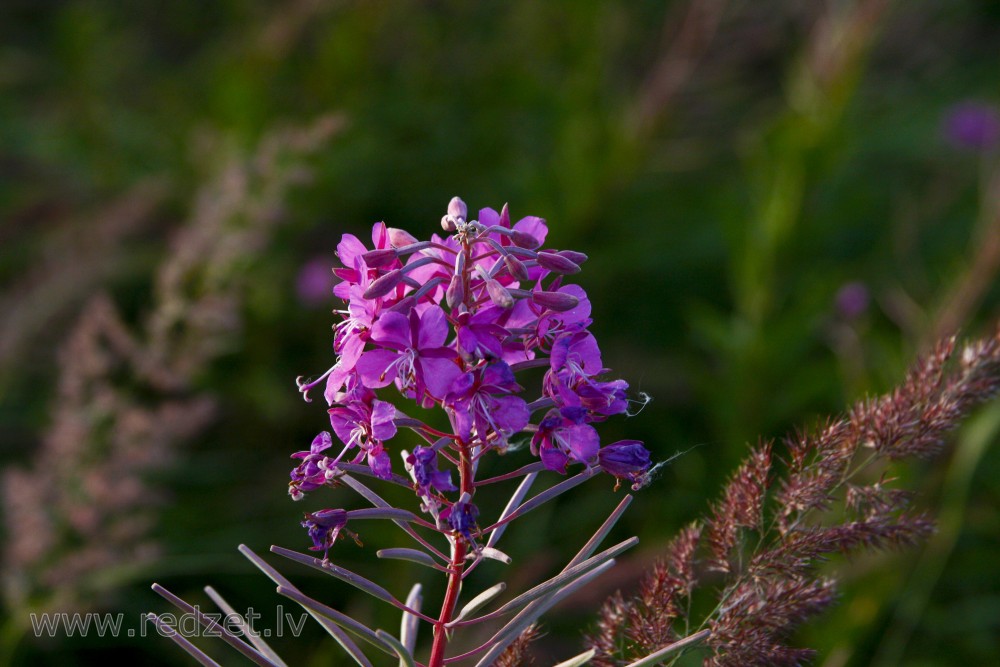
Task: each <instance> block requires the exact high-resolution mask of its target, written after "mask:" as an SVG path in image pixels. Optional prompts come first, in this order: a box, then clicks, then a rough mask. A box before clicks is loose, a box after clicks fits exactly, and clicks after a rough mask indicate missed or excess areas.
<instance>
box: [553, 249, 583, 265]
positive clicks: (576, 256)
mask: <svg viewBox="0 0 1000 667" xmlns="http://www.w3.org/2000/svg"><path fill="white" fill-rule="evenodd" d="M559 256H560V257H565V258H566V259H568V260H569V261H571V262H573V263H574V264H577V265H580V264H583V263H584V262H586V261H587V260H588V259H590V258H589V257H587V256H586V255H585V254H583V253H582V252H577V251H576V250H560V251H559Z"/></svg>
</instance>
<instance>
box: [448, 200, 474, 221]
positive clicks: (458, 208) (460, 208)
mask: <svg viewBox="0 0 1000 667" xmlns="http://www.w3.org/2000/svg"><path fill="white" fill-rule="evenodd" d="M448 215H449V216H450V217H452V218H455V219H457V220H465V219H466V217H468V215H469V208H468V207H467V206H466V205H465V202H464V201H462V200H461V199H459V198H458V197H452V198H451V201H450V202H448Z"/></svg>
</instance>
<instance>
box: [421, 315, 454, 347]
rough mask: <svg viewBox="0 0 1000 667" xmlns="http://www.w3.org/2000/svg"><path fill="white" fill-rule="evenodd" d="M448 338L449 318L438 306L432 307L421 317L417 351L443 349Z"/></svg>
mask: <svg viewBox="0 0 1000 667" xmlns="http://www.w3.org/2000/svg"><path fill="white" fill-rule="evenodd" d="M446 338H448V318H447V316H446V315H445V314H444V311H443V310H441V308H439V307H438V306H431V307H430V308H428V309H427V310H425V311H424V312H423V313H422V314H421V315H420V331H419V333H418V334H417V341H416V344H417V349H419V350H423V349H425V348H428V347H441V346H442V345H444V341H445V339H446Z"/></svg>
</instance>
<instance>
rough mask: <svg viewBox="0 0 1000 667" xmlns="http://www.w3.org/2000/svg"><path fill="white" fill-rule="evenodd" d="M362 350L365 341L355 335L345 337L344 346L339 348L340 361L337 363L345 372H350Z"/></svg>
mask: <svg viewBox="0 0 1000 667" xmlns="http://www.w3.org/2000/svg"><path fill="white" fill-rule="evenodd" d="M364 350H365V341H364V339H363V338H361V336H359V335H358V334H356V333H352V334H350V335H348V336H345V337H344V344H343V346H342V347H341V348H340V360H339V361H338V362H337V363H339V364H340V365H341V366H343V368H344V369H345V370H350V369H352V368H354V365H355V364H357V363H358V358H359V357H360V356H361V353H362V352H364Z"/></svg>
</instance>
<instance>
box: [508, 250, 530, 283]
mask: <svg viewBox="0 0 1000 667" xmlns="http://www.w3.org/2000/svg"><path fill="white" fill-rule="evenodd" d="M503 263H504V266H506V267H507V272H508V273H510V275H511V276H513V277H514V278H515V279H516V280H521V281H524V280H527V279H528V267H526V266H525V265H524V262H522V261H521V260H519V259H518V258H517V257H514V256H513V255H504V256H503Z"/></svg>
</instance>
